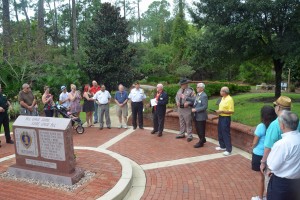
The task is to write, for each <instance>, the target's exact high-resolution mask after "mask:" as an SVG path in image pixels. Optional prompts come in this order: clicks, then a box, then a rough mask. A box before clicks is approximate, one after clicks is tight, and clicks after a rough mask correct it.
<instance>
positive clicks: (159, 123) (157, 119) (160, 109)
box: [151, 84, 169, 137]
mask: <svg viewBox="0 0 300 200" xmlns="http://www.w3.org/2000/svg"><path fill="white" fill-rule="evenodd" d="M156 91H157V93H156V94H155V96H154V98H155V101H156V103H157V105H156V106H153V107H152V114H153V130H152V131H151V134H155V133H157V132H158V135H157V136H158V137H161V136H162V133H163V130H164V124H165V115H166V109H167V104H168V101H169V97H168V94H167V93H166V92H165V91H164V86H163V85H162V84H158V85H157V87H156Z"/></svg>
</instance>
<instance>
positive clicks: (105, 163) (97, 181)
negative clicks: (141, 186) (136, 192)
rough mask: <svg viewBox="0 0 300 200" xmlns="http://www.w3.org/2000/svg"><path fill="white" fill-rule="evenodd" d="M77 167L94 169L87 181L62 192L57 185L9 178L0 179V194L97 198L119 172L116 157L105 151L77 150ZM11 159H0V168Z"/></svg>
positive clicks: (113, 183)
mask: <svg viewBox="0 0 300 200" xmlns="http://www.w3.org/2000/svg"><path fill="white" fill-rule="evenodd" d="M75 153H76V155H77V165H76V166H77V167H80V168H83V169H85V170H88V171H91V172H94V173H96V175H95V176H94V177H93V178H92V179H91V180H90V181H89V182H87V183H85V184H84V185H82V186H81V187H79V188H78V189H76V190H75V191H74V192H63V191H60V190H58V189H49V188H46V187H42V186H38V185H34V184H28V183H24V182H16V181H10V180H1V181H0V188H1V190H0V197H1V198H3V199H7V200H9V199H14V200H18V199H20V200H21V199H22V200H27V199H28V200H29V199H30V200H34V199H37V200H40V199H56V200H57V199H59V200H60V199H76V200H77V199H78V200H79V199H96V198H99V197H101V196H103V195H104V194H105V193H107V192H108V191H109V190H111V189H112V188H113V187H114V186H115V185H116V184H117V182H118V181H119V179H120V177H121V175H122V167H121V165H120V163H119V162H118V160H116V159H114V158H112V157H111V156H109V155H106V154H104V153H100V152H95V151H89V150H76V151H75ZM14 161H15V160H14V159H11V160H8V161H5V162H2V163H0V170H1V171H3V170H4V169H5V168H6V169H7V167H8V166H10V165H11V164H14Z"/></svg>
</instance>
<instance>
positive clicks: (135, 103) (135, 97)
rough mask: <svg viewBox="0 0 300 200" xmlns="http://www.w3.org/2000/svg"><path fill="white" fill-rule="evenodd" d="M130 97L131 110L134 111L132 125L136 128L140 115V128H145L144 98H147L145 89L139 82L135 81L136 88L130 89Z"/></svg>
mask: <svg viewBox="0 0 300 200" xmlns="http://www.w3.org/2000/svg"><path fill="white" fill-rule="evenodd" d="M128 98H129V99H130V100H131V111H132V126H133V129H136V127H137V123H136V118H137V116H138V120H139V128H140V129H144V125H143V109H144V104H143V100H144V99H146V95H145V93H144V90H143V89H141V88H140V84H139V82H136V83H135V88H133V89H132V90H131V91H130V94H129V96H128Z"/></svg>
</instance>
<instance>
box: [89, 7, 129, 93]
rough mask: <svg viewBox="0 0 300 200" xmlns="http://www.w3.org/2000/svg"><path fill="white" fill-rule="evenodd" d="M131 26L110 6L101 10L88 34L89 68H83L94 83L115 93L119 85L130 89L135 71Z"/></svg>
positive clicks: (116, 9) (115, 8) (94, 18)
mask: <svg viewBox="0 0 300 200" xmlns="http://www.w3.org/2000/svg"><path fill="white" fill-rule="evenodd" d="M127 24H128V22H127V21H126V20H125V19H124V17H121V15H120V9H119V8H117V7H115V6H112V5H111V4H109V3H104V4H102V5H101V6H100V9H99V11H98V12H97V13H96V15H95V16H94V17H93V20H92V23H91V25H90V26H89V28H88V29H87V33H86V51H85V52H86V54H87V57H88V59H87V65H84V66H83V70H84V71H86V72H87V73H88V75H89V77H90V78H91V79H94V80H97V81H98V82H99V83H105V84H106V86H107V88H108V89H114V88H115V87H116V86H117V85H118V84H119V83H123V84H125V85H127V86H129V85H130V84H131V83H132V81H133V79H134V70H133V69H132V67H131V66H130V65H129V64H130V62H131V60H132V56H133V55H134V51H133V49H129V48H128V47H129V41H128V36H129V31H128V29H127Z"/></svg>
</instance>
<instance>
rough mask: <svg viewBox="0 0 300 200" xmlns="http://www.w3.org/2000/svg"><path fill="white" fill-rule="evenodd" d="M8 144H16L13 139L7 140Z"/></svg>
mask: <svg viewBox="0 0 300 200" xmlns="http://www.w3.org/2000/svg"><path fill="white" fill-rule="evenodd" d="M6 143H7V144H14V141H13V140H8V141H6Z"/></svg>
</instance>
